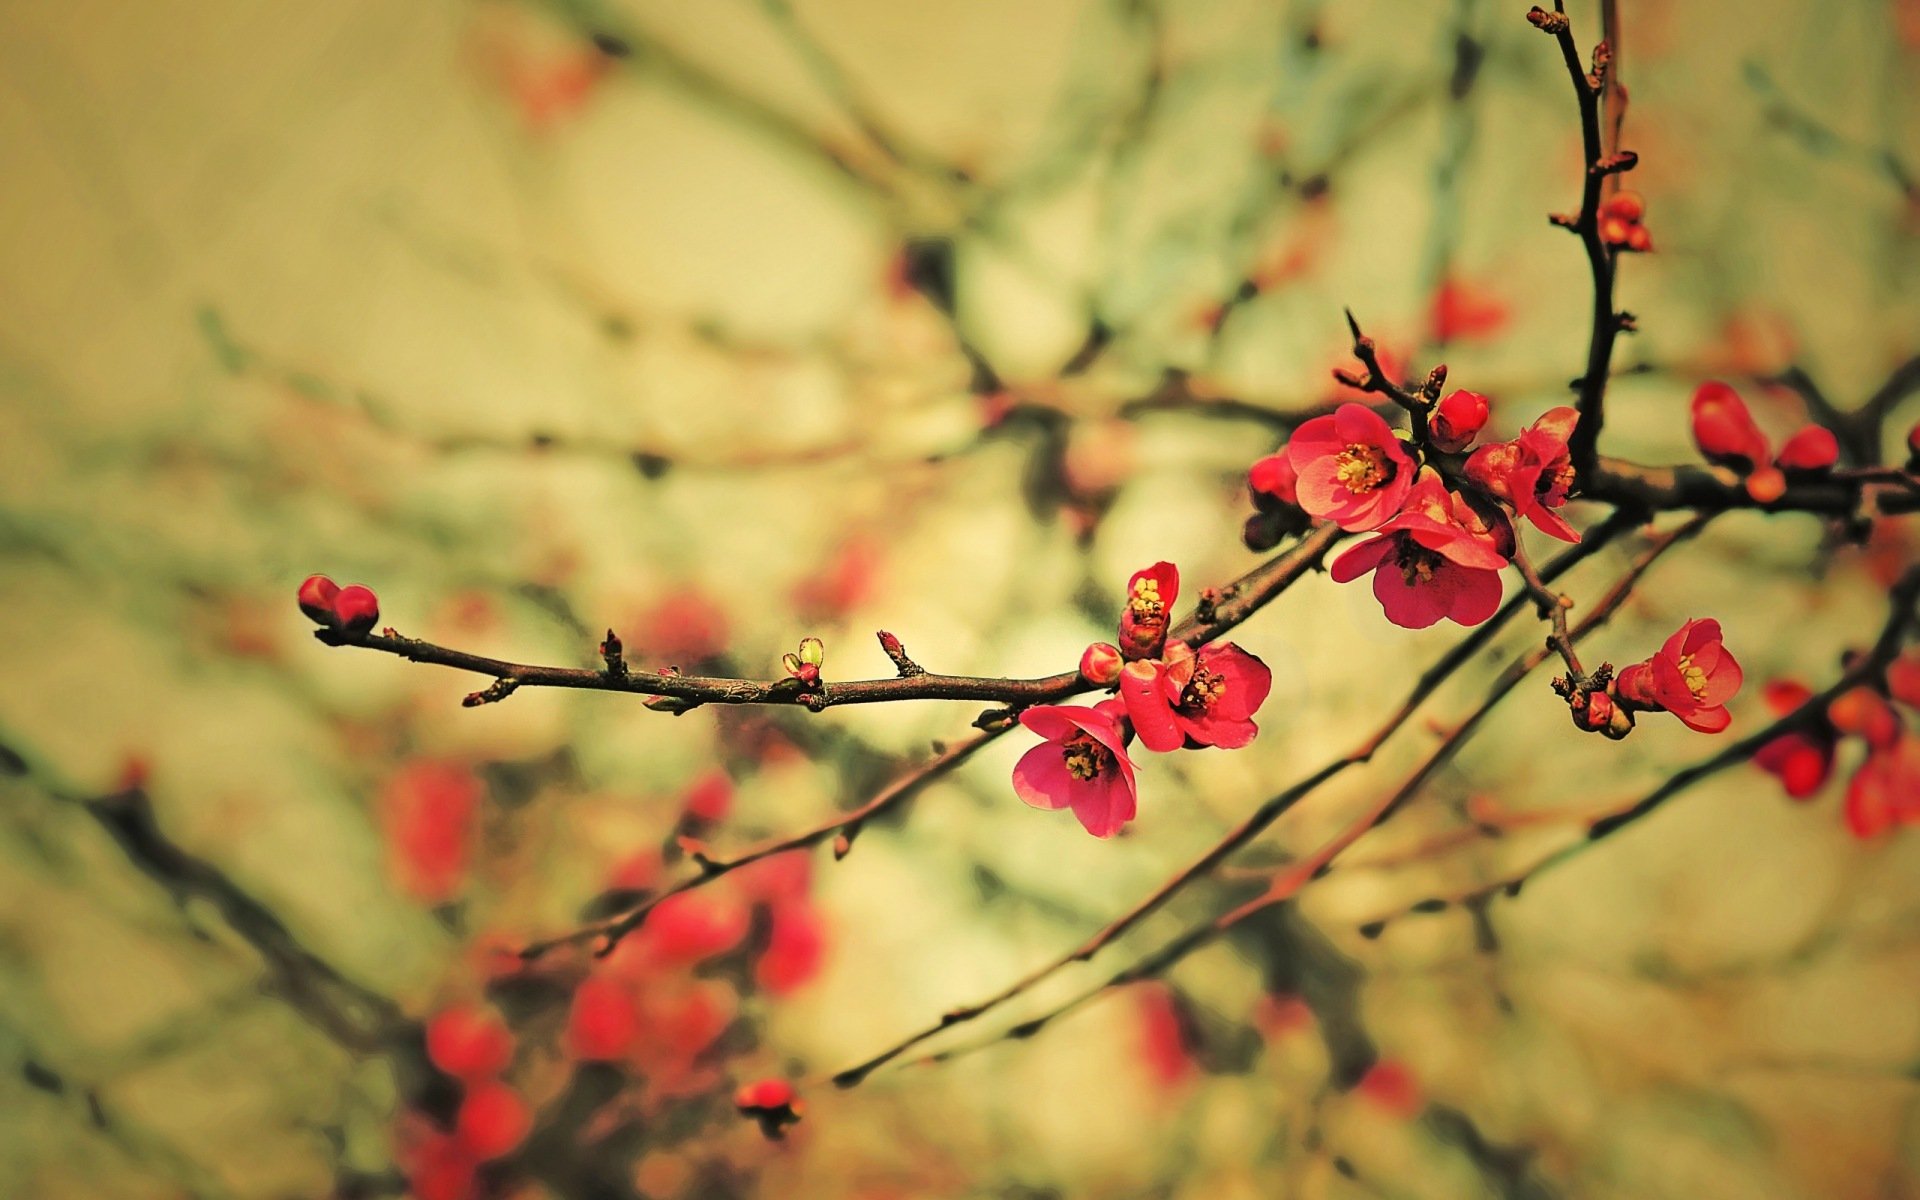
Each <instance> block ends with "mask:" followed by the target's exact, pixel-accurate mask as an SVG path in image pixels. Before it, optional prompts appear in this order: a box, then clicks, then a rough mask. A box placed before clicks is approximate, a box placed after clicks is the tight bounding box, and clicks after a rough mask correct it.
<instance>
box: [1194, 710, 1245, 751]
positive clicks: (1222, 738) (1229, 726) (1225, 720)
mask: <svg viewBox="0 0 1920 1200" xmlns="http://www.w3.org/2000/svg"><path fill="white" fill-rule="evenodd" d="M1180 723H1181V724H1182V725H1184V726H1186V729H1187V733H1188V734H1190V735H1191V736H1192V738H1193V740H1194V741H1196V742H1199V743H1200V744H1201V745H1202V746H1217V747H1219V748H1220V749H1222V750H1238V749H1240V747H1242V746H1244V745H1246V744H1247V743H1248V742H1251V741H1252V740H1253V739H1254V738H1255V737H1256V736H1257V735H1258V734H1259V732H1260V727H1259V726H1258V725H1256V724H1254V723H1253V722H1252V721H1251V720H1249V719H1247V718H1246V717H1237V718H1236V717H1229V716H1226V715H1224V714H1222V713H1218V712H1209V713H1206V714H1205V715H1203V716H1199V717H1182V718H1181V722H1180Z"/></svg>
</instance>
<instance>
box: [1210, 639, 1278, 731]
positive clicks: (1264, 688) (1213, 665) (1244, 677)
mask: <svg viewBox="0 0 1920 1200" xmlns="http://www.w3.org/2000/svg"><path fill="white" fill-rule="evenodd" d="M1206 664H1207V668H1208V669H1209V670H1212V671H1217V672H1219V673H1220V674H1221V675H1224V676H1225V677H1226V680H1227V693H1226V695H1225V696H1222V697H1221V698H1220V702H1219V704H1218V706H1217V707H1215V709H1214V710H1213V712H1212V713H1211V714H1210V715H1212V716H1215V717H1219V718H1222V719H1225V720H1244V719H1245V718H1247V717H1249V716H1252V715H1253V714H1254V713H1256V712H1259V711H1260V706H1261V705H1262V704H1265V703H1266V702H1267V693H1268V692H1269V691H1271V690H1272V689H1273V672H1272V670H1270V669H1269V668H1268V667H1267V664H1266V663H1263V662H1261V661H1260V659H1259V658H1258V657H1256V656H1254V655H1252V654H1249V653H1247V652H1246V651H1245V650H1242V649H1241V648H1240V647H1238V646H1236V645H1234V644H1233V643H1232V642H1228V643H1227V644H1225V645H1224V646H1220V647H1218V648H1217V649H1215V650H1213V651H1211V652H1210V653H1208V654H1207V656H1206Z"/></svg>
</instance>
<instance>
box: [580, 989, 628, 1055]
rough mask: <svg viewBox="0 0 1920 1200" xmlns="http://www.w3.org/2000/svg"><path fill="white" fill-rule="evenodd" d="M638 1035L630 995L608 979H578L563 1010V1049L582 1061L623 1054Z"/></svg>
mask: <svg viewBox="0 0 1920 1200" xmlns="http://www.w3.org/2000/svg"><path fill="white" fill-rule="evenodd" d="M639 1036H640V1015H639V1013H638V1012H637V1011H635V1009H634V1004H633V998H632V997H630V996H628V995H627V993H626V991H625V990H624V989H623V988H621V986H620V985H619V984H617V983H615V982H614V981H612V980H611V979H603V978H600V977H598V976H590V977H588V978H586V979H583V980H581V981H580V986H579V987H578V988H577V989H575V990H574V993H573V1007H572V1009H571V1010H570V1011H569V1012H568V1013H567V1050H568V1052H569V1053H571V1054H572V1055H573V1057H575V1058H577V1059H581V1060H583V1061H606V1060H609V1059H617V1058H621V1057H624V1056H625V1055H626V1053H627V1051H628V1050H629V1049H631V1048H632V1046H633V1043H634V1039H636V1038H638V1037H639Z"/></svg>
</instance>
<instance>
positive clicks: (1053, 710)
mask: <svg viewBox="0 0 1920 1200" xmlns="http://www.w3.org/2000/svg"><path fill="white" fill-rule="evenodd" d="M1020 723H1021V724H1022V725H1025V726H1026V727H1027V728H1028V729H1031V730H1032V731H1033V732H1035V733H1037V734H1039V735H1040V736H1041V737H1043V738H1045V739H1047V740H1048V741H1050V742H1063V741H1065V740H1066V739H1068V738H1070V737H1072V736H1073V734H1074V731H1075V730H1076V729H1078V728H1079V726H1077V725H1075V724H1074V723H1073V719H1072V718H1071V717H1070V716H1069V715H1068V713H1067V706H1066V705H1063V704H1036V705H1034V706H1033V707H1032V708H1028V709H1023V710H1021V713H1020Z"/></svg>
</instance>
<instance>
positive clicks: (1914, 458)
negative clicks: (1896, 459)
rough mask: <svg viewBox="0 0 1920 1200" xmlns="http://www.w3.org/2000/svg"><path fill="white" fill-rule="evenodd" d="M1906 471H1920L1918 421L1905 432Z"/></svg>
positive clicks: (1919, 427)
mask: <svg viewBox="0 0 1920 1200" xmlns="http://www.w3.org/2000/svg"><path fill="white" fill-rule="evenodd" d="M1907 464H1908V465H1907V470H1909V471H1920V421H1915V422H1914V423H1913V428H1912V429H1909V430H1907Z"/></svg>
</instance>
